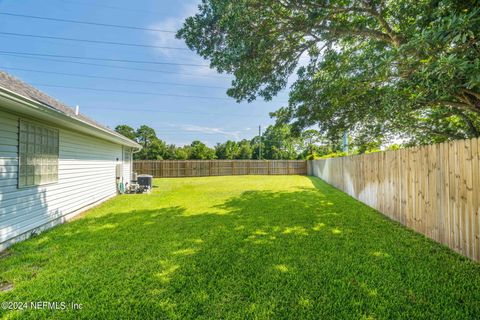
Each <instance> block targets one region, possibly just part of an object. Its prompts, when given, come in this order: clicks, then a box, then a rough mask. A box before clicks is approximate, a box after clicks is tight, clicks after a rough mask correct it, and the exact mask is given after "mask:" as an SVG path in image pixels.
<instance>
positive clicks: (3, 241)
mask: <svg viewBox="0 0 480 320" xmlns="http://www.w3.org/2000/svg"><path fill="white" fill-rule="evenodd" d="M18 121H19V117H17V116H14V115H12V114H9V113H5V112H2V111H0V250H2V249H4V248H5V247H7V246H8V245H9V244H10V242H11V240H12V239H14V238H15V237H18V236H21V238H25V237H28V236H29V235H30V234H31V233H32V232H35V231H37V228H42V229H43V228H45V227H49V226H52V225H54V224H57V223H61V222H63V221H64V220H65V218H66V216H68V217H70V216H71V215H75V214H77V213H80V212H81V211H82V210H84V209H85V208H87V207H89V206H91V205H92V204H96V203H99V202H101V201H102V200H105V199H108V198H110V197H112V196H114V195H116V193H117V190H116V183H115V165H116V163H118V162H119V161H122V156H123V147H122V146H121V145H117V144H114V143H111V142H108V141H105V140H102V139H99V138H95V137H91V136H86V135H84V134H80V133H76V132H72V131H69V130H65V129H62V128H60V129H59V132H58V136H59V156H58V182H57V183H53V184H48V185H42V186H32V187H28V188H18V185H17V183H18V167H19V166H18V164H19V161H18V159H19V158H18V143H19V141H18V136H19V133H18ZM47 125H50V126H52V125H51V124H47ZM117 159H119V161H117ZM124 167H125V165H124ZM124 170H125V169H124Z"/></svg>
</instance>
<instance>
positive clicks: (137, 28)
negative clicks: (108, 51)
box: [0, 12, 176, 33]
mask: <svg viewBox="0 0 480 320" xmlns="http://www.w3.org/2000/svg"><path fill="white" fill-rule="evenodd" d="M0 15H4V16H11V17H19V18H27V19H37V20H46V21H56V22H64V23H74V24H83V25H92V26H100V27H111V28H121V29H131V30H144V31H154V32H165V33H176V31H174V30H164V29H155V28H145V27H136V26H127V25H120V24H109V23H101V22H91V21H82V20H69V19H59V18H50V17H40V16H33V15H27V14H18V13H12V12H0Z"/></svg>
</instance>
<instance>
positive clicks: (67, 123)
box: [0, 87, 142, 150]
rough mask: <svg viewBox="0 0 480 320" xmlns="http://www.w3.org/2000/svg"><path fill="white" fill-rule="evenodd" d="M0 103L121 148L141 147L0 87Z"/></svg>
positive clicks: (13, 110)
mask: <svg viewBox="0 0 480 320" xmlns="http://www.w3.org/2000/svg"><path fill="white" fill-rule="evenodd" d="M0 102H3V103H0V108H5V109H7V110H8V111H10V112H13V113H17V114H20V115H28V116H31V117H34V118H37V119H41V120H44V121H47V122H50V123H54V124H55V125H58V126H63V127H64V128H66V129H70V130H76V131H79V132H82V133H85V134H88V135H91V136H94V137H98V138H102V139H104V140H108V141H111V142H115V143H118V144H120V145H123V146H128V147H132V148H135V149H138V150H140V149H141V148H142V147H141V145H139V144H138V143H136V142H135V141H132V140H130V139H128V138H126V137H123V136H120V135H115V134H113V133H111V132H110V131H108V130H106V129H105V128H102V127H100V126H96V125H94V124H92V123H88V122H85V121H84V120H82V119H78V118H75V117H72V116H69V115H67V114H65V113H63V112H61V111H59V110H56V109H54V108H49V107H47V106H45V105H43V104H41V103H39V102H37V101H35V100H32V99H30V98H27V97H25V96H23V95H20V94H17V93H15V92H13V91H11V90H8V89H5V88H3V87H0Z"/></svg>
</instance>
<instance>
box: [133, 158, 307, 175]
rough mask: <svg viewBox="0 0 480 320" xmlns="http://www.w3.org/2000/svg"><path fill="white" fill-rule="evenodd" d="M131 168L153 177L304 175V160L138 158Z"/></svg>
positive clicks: (305, 164)
mask: <svg viewBox="0 0 480 320" xmlns="http://www.w3.org/2000/svg"><path fill="white" fill-rule="evenodd" d="M133 171H135V172H137V173H139V174H141V173H144V174H151V175H153V176H154V177H155V178H170V177H203V176H234V175H248V174H267V175H285V174H307V161H305V160H141V161H134V162H133Z"/></svg>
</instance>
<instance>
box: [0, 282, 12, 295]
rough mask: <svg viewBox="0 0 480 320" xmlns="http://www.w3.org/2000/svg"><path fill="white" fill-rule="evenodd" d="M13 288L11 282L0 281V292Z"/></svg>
mask: <svg viewBox="0 0 480 320" xmlns="http://www.w3.org/2000/svg"><path fill="white" fill-rule="evenodd" d="M12 289H13V283H10V282H6V281H3V282H0V292H5V291H10V290H12Z"/></svg>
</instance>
